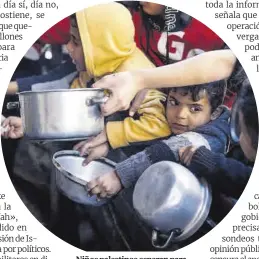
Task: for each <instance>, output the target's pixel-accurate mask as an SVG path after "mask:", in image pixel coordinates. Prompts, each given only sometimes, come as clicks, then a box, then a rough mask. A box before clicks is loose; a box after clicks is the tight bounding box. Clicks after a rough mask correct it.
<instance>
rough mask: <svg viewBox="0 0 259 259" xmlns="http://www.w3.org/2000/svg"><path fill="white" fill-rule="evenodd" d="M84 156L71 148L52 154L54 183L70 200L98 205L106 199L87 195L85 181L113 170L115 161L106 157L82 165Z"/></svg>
mask: <svg viewBox="0 0 259 259" xmlns="http://www.w3.org/2000/svg"><path fill="white" fill-rule="evenodd" d="M84 159H85V158H84V157H81V156H80V154H79V152H77V151H73V150H64V151H59V152H57V153H55V154H54V156H53V164H54V165H55V167H56V184H57V187H58V189H59V190H60V191H61V192H62V193H63V194H64V195H65V196H67V197H68V198H69V199H70V200H72V201H74V202H76V203H80V204H84V205H93V206H100V205H103V204H104V203H106V202H107V201H108V199H101V200H98V199H97V197H96V196H95V195H94V196H92V197H89V196H88V193H87V190H86V184H87V182H89V181H91V180H93V179H95V178H97V177H99V176H101V175H103V174H105V173H109V172H111V171H112V170H114V166H115V163H113V162H112V161H111V160H108V159H106V158H102V159H99V160H96V161H92V162H90V163H89V164H88V165H87V166H82V163H83V161H84Z"/></svg>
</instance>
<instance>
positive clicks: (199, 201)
mask: <svg viewBox="0 0 259 259" xmlns="http://www.w3.org/2000/svg"><path fill="white" fill-rule="evenodd" d="M210 205H211V193H210V188H209V186H208V184H207V182H206V181H205V180H204V179H198V178H197V177H196V176H195V175H194V174H192V173H191V172H190V171H189V170H188V169H186V168H185V167H183V166H181V165H179V164H177V163H173V162H169V161H163V162H159V163H156V164H154V165H152V166H150V167H149V168H148V169H147V170H146V171H145V172H144V173H143V174H142V176H141V177H140V178H139V180H138V182H137V184H136V186H135V189H134V193H133V206H134V208H135V209H136V210H137V212H138V213H139V214H140V216H141V217H142V218H143V219H144V220H145V221H146V222H147V223H148V224H149V225H150V226H151V227H152V228H153V233H152V244H153V246H155V247H157V248H165V247H167V246H168V245H169V244H170V242H179V241H183V240H186V239H187V238H189V237H190V236H192V235H193V234H194V233H195V232H196V231H197V230H198V229H199V228H200V227H201V226H202V224H203V223H204V222H205V220H206V218H207V217H208V213H209V210H210ZM161 237H162V239H163V240H162V241H163V242H162V244H161Z"/></svg>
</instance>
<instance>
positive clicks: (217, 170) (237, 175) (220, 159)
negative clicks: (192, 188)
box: [189, 147, 252, 198]
mask: <svg viewBox="0 0 259 259" xmlns="http://www.w3.org/2000/svg"><path fill="white" fill-rule="evenodd" d="M189 169H190V170H191V171H192V172H194V173H196V174H198V175H199V176H202V177H204V178H205V179H207V181H208V182H209V183H210V184H212V186H213V187H214V188H216V189H217V190H219V191H220V192H223V193H224V194H226V195H229V196H232V197H234V198H239V196H240V195H241V194H242V192H243V190H244V188H245V186H246V184H247V182H248V180H249V178H250V175H251V172H252V168H251V167H250V166H247V165H245V164H243V163H241V162H239V161H237V160H235V159H232V158H227V157H225V156H224V155H223V154H218V153H214V152H211V151H210V150H208V149H206V148H205V147H200V148H199V149H197V150H196V152H195V153H194V155H193V157H192V160H191V164H190V166H189Z"/></svg>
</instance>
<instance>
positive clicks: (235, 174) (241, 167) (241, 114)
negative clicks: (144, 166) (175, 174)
mask: <svg viewBox="0 0 259 259" xmlns="http://www.w3.org/2000/svg"><path fill="white" fill-rule="evenodd" d="M231 136H232V139H233V140H234V141H236V142H237V141H239V143H240V146H241V148H242V150H243V152H244V155H245V156H246V158H247V159H248V160H249V161H250V162H252V164H253V162H254V161H255V158H256V153H257V146H258V113H257V108H256V101H255V97H254V94H253V91H252V88H251V85H250V83H249V81H248V79H246V80H245V81H244V82H243V86H242V88H241V91H240V93H239V94H238V97H237V100H236V102H235V104H234V107H233V109H232V115H231ZM179 155H180V159H181V161H182V163H183V164H185V165H187V166H188V167H189V168H190V169H191V171H192V172H194V173H197V174H198V175H200V176H202V177H205V178H206V179H207V180H208V181H209V182H210V183H211V184H212V186H214V188H215V189H217V190H218V191H219V192H221V193H223V194H225V195H228V196H231V197H234V198H239V196H240V195H241V193H242V192H243V190H244V188H245V186H246V184H247V182H248V180H249V178H250V175H251V172H252V167H251V164H250V165H248V164H244V163H241V162H239V161H237V160H235V159H232V158H228V157H225V156H224V155H223V154H217V153H215V152H212V151H210V150H208V149H207V148H206V147H204V146H202V147H199V148H196V147H193V146H189V147H185V148H183V149H181V150H180V153H179Z"/></svg>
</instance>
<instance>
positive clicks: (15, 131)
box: [1, 116, 23, 139]
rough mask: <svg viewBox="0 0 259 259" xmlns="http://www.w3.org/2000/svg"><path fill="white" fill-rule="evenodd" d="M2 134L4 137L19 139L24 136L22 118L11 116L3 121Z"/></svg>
mask: <svg viewBox="0 0 259 259" xmlns="http://www.w3.org/2000/svg"><path fill="white" fill-rule="evenodd" d="M1 126H2V128H1V136H3V137H4V138H11V139H18V138H21V137H22V136H23V128H22V119H21V118H20V117H15V116H10V117H8V118H6V119H5V120H4V121H3V122H2V123H1Z"/></svg>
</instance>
